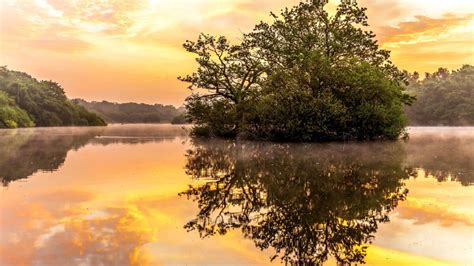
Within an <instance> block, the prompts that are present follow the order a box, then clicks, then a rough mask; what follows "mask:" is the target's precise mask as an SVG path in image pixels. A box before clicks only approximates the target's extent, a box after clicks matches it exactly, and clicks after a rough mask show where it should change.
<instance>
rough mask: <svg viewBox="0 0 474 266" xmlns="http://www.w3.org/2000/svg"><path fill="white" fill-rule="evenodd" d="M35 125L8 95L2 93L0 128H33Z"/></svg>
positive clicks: (0, 98)
mask: <svg viewBox="0 0 474 266" xmlns="http://www.w3.org/2000/svg"><path fill="white" fill-rule="evenodd" d="M34 125H35V124H34V123H33V121H32V120H31V118H30V117H29V116H28V114H27V113H26V112H25V110H23V109H21V108H20V107H19V106H17V105H16V103H15V101H14V100H13V99H12V98H10V97H9V96H8V95H7V94H6V93H4V92H2V91H0V128H17V127H32V126H34Z"/></svg>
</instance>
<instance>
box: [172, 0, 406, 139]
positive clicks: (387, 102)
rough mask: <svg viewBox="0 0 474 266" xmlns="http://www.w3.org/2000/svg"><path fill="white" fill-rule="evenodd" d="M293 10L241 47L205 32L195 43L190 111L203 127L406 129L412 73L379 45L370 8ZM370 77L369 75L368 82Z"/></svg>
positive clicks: (304, 133) (248, 134) (231, 132)
mask: <svg viewBox="0 0 474 266" xmlns="http://www.w3.org/2000/svg"><path fill="white" fill-rule="evenodd" d="M327 2H328V1H326V0H312V1H305V2H302V3H300V4H299V5H297V6H295V7H293V8H287V9H284V10H283V11H282V13H281V14H280V15H279V16H277V15H275V14H272V17H273V19H274V21H273V22H272V23H265V22H261V23H259V24H258V25H257V26H256V27H255V29H254V30H253V31H252V32H250V33H248V34H244V35H243V37H242V42H241V44H239V45H235V46H232V45H230V44H228V41H227V40H226V39H225V38H224V37H220V38H218V40H217V41H216V39H215V38H214V37H210V36H208V35H201V37H200V38H199V39H198V41H197V42H195V43H194V42H187V43H186V44H185V48H186V50H188V51H190V52H193V53H195V54H196V55H197V59H196V60H197V62H198V65H199V66H198V70H197V72H196V73H194V74H192V75H190V76H187V77H186V78H181V80H183V81H186V82H190V83H191V86H190V88H192V89H199V88H202V89H206V90H208V91H211V92H212V93H210V94H204V95H192V96H191V97H189V98H188V99H187V105H186V107H187V109H188V114H189V115H190V117H191V119H192V122H194V123H195V124H196V125H197V127H196V128H195V130H194V132H195V133H205V134H208V135H217V136H231V137H235V136H239V137H245V138H258V139H262V138H263V139H274V140H293V141H314V140H338V139H394V138H397V137H398V136H399V135H400V134H401V133H402V131H403V130H404V126H405V121H404V116H403V110H402V107H403V105H404V104H410V103H411V101H412V98H411V97H410V96H408V95H407V94H406V93H405V92H404V84H405V82H406V81H407V77H406V75H405V74H404V73H403V72H401V71H399V70H398V69H397V68H396V67H395V66H394V65H393V64H392V62H390V60H389V57H390V53H389V52H388V51H386V50H383V49H379V47H378V44H377V41H376V40H375V38H374V37H375V35H374V34H373V33H372V32H370V31H366V30H364V29H365V27H367V26H368V23H367V16H366V15H365V11H366V9H365V8H360V7H359V6H358V5H357V3H356V1H348V0H346V1H342V2H341V4H340V5H339V6H338V8H337V11H336V14H335V15H334V16H330V15H329V13H328V12H327V11H326V10H325V9H324V8H325V6H326V4H327ZM361 81H364V82H361Z"/></svg>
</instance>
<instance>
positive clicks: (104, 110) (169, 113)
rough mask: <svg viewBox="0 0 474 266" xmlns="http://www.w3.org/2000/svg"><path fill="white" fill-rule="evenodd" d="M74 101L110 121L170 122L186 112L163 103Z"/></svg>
mask: <svg viewBox="0 0 474 266" xmlns="http://www.w3.org/2000/svg"><path fill="white" fill-rule="evenodd" d="M74 102H75V103H77V104H79V105H81V106H83V107H85V108H86V109H87V110H89V111H91V112H94V113H97V114H99V115H100V116H102V117H103V118H104V119H105V120H106V121H107V122H109V123H170V122H172V121H173V119H174V118H175V117H177V116H181V115H183V114H184V112H185V110H183V109H182V108H176V107H174V106H172V105H161V104H155V105H150V104H144V103H112V102H107V101H102V102H87V101H84V100H82V99H75V100H74Z"/></svg>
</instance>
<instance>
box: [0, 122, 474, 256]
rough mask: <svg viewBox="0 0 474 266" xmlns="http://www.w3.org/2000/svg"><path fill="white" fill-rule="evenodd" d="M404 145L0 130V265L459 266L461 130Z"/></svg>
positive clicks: (472, 216)
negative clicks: (346, 265) (341, 265)
mask: <svg viewBox="0 0 474 266" xmlns="http://www.w3.org/2000/svg"><path fill="white" fill-rule="evenodd" d="M410 132H411V138H410V140H409V141H407V142H405V141H400V142H385V143H365V144H363V143H345V144H344V143H330V144H271V143H258V142H239V143H234V142H230V141H222V140H206V141H204V140H192V139H190V138H188V137H187V132H186V130H185V129H183V128H182V127H179V126H169V125H116V126H109V127H107V128H50V129H21V130H2V131H0V179H1V181H2V183H3V187H2V188H1V190H0V197H1V200H0V265H267V264H276V265H278V264H284V263H285V262H287V263H288V264H295V263H298V262H299V263H306V264H316V263H320V262H324V263H325V264H327V265H336V264H337V260H339V261H344V262H357V261H359V262H360V261H365V262H366V263H367V264H368V265H472V264H473V263H474V252H473V246H474V231H473V229H474V206H473V202H474V190H473V186H471V185H472V184H473V183H474V128H412V129H410ZM366 246H367V248H366ZM272 258H273V259H274V260H273V261H272Z"/></svg>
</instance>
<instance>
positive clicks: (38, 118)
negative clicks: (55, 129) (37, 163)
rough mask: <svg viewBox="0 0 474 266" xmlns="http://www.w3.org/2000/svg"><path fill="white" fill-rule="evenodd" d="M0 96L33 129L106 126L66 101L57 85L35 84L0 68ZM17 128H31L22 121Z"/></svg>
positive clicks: (40, 82)
mask: <svg viewBox="0 0 474 266" xmlns="http://www.w3.org/2000/svg"><path fill="white" fill-rule="evenodd" d="M0 92H2V93H4V94H6V95H8V97H9V98H11V99H12V100H13V102H14V103H15V105H16V106H18V108H21V109H22V110H24V112H25V113H24V114H27V115H26V116H27V117H28V116H29V118H31V120H33V122H34V124H35V125H36V126H74V125H75V126H104V125H106V123H105V122H104V121H103V120H102V118H100V117H99V116H97V115H96V114H94V113H91V112H88V111H87V110H86V109H85V108H83V107H81V106H79V105H77V104H75V103H73V102H72V101H70V100H68V99H67V97H66V95H65V93H64V89H63V88H62V87H61V85H59V84H58V83H56V82H53V81H38V80H36V79H34V78H33V77H31V76H30V75H28V74H26V73H22V72H17V71H12V70H8V69H7V68H6V67H1V68H0ZM10 124H11V123H10ZM17 124H18V126H19V127H23V126H32V125H33V123H28V121H26V120H25V122H24V123H23V122H22V123H18V122H17ZM11 125H12V124H11Z"/></svg>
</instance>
